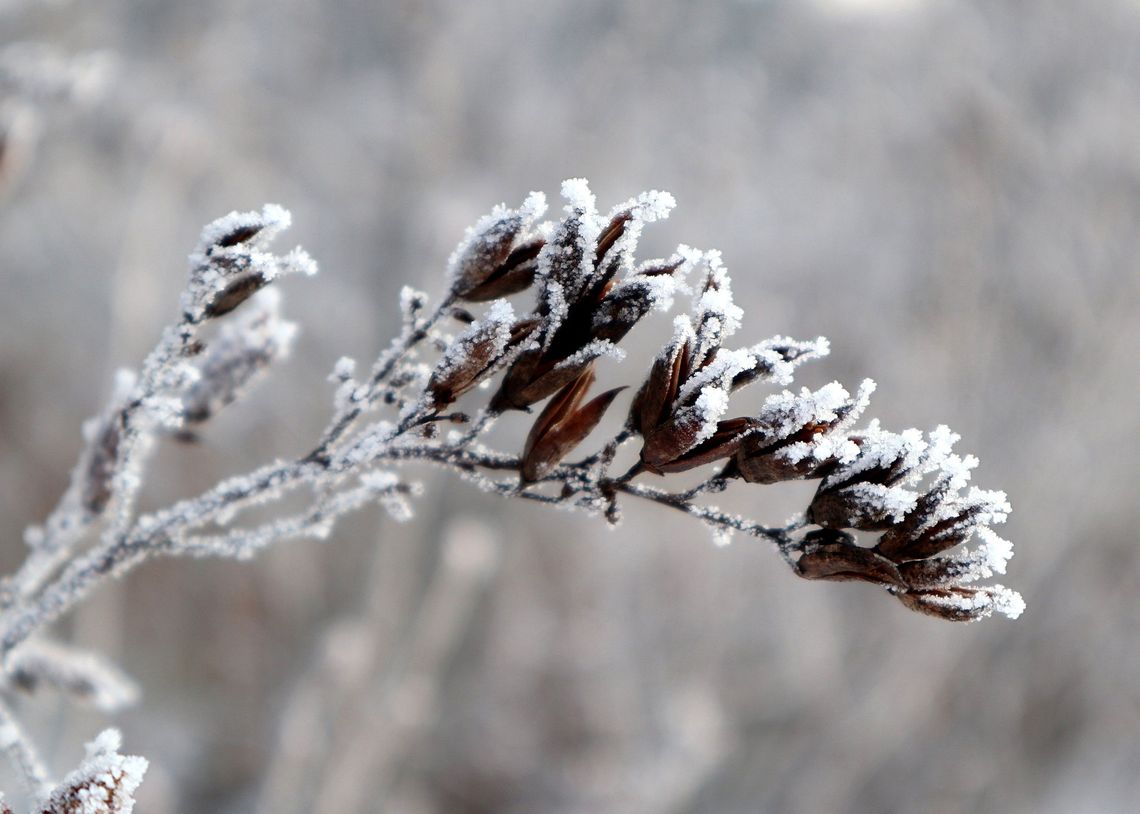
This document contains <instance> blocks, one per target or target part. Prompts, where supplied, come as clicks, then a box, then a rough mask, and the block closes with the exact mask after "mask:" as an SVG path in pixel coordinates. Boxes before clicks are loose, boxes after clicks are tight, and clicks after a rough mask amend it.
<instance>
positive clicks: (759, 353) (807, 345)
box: [749, 336, 831, 386]
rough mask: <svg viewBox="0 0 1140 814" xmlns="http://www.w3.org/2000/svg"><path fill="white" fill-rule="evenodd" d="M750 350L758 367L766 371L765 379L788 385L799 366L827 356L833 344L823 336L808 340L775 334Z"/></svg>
mask: <svg viewBox="0 0 1140 814" xmlns="http://www.w3.org/2000/svg"><path fill="white" fill-rule="evenodd" d="M749 350H750V352H751V353H752V354H753V355H755V356H756V359H757V367H758V368H760V369H761V370H763V371H765V373H764V379H765V380H767V381H770V382H772V383H773V384H777V385H781V386H786V385H789V384H791V383H792V379H793V377H794V375H795V369H796V368H797V367H799V366H800V365H802V364H803V363H805V362H808V361H811V360H812V359H822V358H823V357H824V356H827V355H828V354H829V353H830V352H831V345H830V343H828V341H827V339H826V338H825V337H822V336H820V337H817V338H816V339H814V340H811V341H807V342H803V341H799V340H796V339H792V338H791V337H788V336H774V337H772V338H771V339H765V340H764V341H763V342H759V343H757V344H755V345H753V346H752V347H751V348H750V349H749ZM789 356H791V357H792V358H788V357H789Z"/></svg>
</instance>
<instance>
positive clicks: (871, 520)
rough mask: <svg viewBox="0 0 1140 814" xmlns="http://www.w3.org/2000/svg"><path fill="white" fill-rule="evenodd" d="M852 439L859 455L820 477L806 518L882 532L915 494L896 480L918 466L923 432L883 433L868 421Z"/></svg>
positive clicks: (901, 514)
mask: <svg viewBox="0 0 1140 814" xmlns="http://www.w3.org/2000/svg"><path fill="white" fill-rule="evenodd" d="M851 441H852V442H853V443H855V444H856V445H857V446H858V448H859V452H858V454H857V455H856V456H854V458H852V459H851V460H849V461H846V462H843V463H841V464H839V465H837V466H836V467H834V468H833V469H832V470H831V471H830V472H829V473H828V475H827V476H826V477H825V478H824V479H823V481H822V482H821V483H820V485H819V488H818V489H817V490H816V493H815V497H814V498H813V499H812V502H811V505H810V506H809V507H808V511H807V517H808V519H809V520H810V521H811V522H812V523H817V524H819V525H821V526H829V527H833V528H856V529H863V530H865V531H882V530H885V529H888V528H890V527H891V526H893V525H895V524H896V523H899V522H902V521H903V520H904V518H905V517H906V515H907V513H908V512H910V511H912V510H913V509H914V508H915V506H916V504H917V501H918V497H919V496H918V494H917V493H915V492H913V491H911V490H909V489H905V488H902V487H901V486H897V485H896V484H899V483H900V482H902V481H904V480H905V479H907V478H908V477H909V476H910V475H912V474H913V473H915V472H916V471H917V470H918V468H919V467H920V466H921V465H922V463H923V455H924V453H925V452H926V449H927V444H926V443H925V442H924V441H923V440H922V433H920V432H918V430H907V431H906V432H904V433H901V434H900V433H893V432H885V431H883V430H880V429H879V428H878V425H877V424H874V423H872V425H871V426H870V427H869V428H868V429H867V430H866V431H865V432H863V433H861V434H859V435H858V436H852V437H851Z"/></svg>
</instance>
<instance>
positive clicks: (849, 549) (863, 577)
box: [796, 535, 907, 588]
mask: <svg viewBox="0 0 1140 814" xmlns="http://www.w3.org/2000/svg"><path fill="white" fill-rule="evenodd" d="M843 536H844V537H847V536H848V535H843ZM796 571H797V573H799V575H800V576H801V577H804V578H805V579H826V580H836V581H847V580H857V581H859V582H873V583H876V584H878V585H889V586H894V587H897V588H906V587H907V584H906V581H905V580H904V579H903V578H902V575H901V574H900V573H899V570H898V568H896V567H895V564H894V563H892V562H891V561H890V560H888V559H887V558H886V557H880V556H879V555H878V554H876V553H875V552H874V551H872V550H871V549H869V548H862V547H861V546H858V545H855V544H854V543H853V542H851V543H849V542H831V543H823V544H820V545H818V546H817V547H814V548H813V549H812V550H810V551H809V552H808V553H806V554H804V555H803V556H802V557H800V559H799V561H798V562H797V563H796Z"/></svg>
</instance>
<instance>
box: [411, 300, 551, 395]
mask: <svg viewBox="0 0 1140 814" xmlns="http://www.w3.org/2000/svg"><path fill="white" fill-rule="evenodd" d="M536 324H537V320H535V319H522V320H516V319H515V316H514V310H513V309H512V308H511V305H510V303H508V302H507V301H506V300H498V301H497V302H496V303H495V304H494V305H492V306H491V308H490V309H489V310H488V311H487V313H486V314H485V315H484V317H483V319H481V320H479V321H476V322H473V323H471V325H469V326H468V328H467V330H465V331H464V332H463V333H462V334H460V335H459V336H458V337H456V338H455V340H454V341H452V343H451V344H450V345H449V346H448V349H447V352H446V353H445V354H444V355H443V358H442V359H440V361H439V363H438V364H437V365H436V367H435V370H433V371H432V374H431V379H430V380H429V381H428V385H427V392H428V394H429V395H430V396H431V399H432V403H433V404H434V406H435V408H436V409H440V408H442V407H446V406H447V405H448V404H451V403H452V402H453V401H455V400H456V399H458V398H459V397H460V396H462V395H463V394H464V393H467V392H468V391H470V390H471V389H473V388H474V387H476V386H477V385H478V384H479V383H480V382H482V381H483V380H485V379H486V378H487V377H488V376H490V375H491V374H492V373H494V371H495V370H496V368H497V367H498V365H499V363H500V362H501V361H502V360H503V358H504V357H505V356H506V355H507V354H509V353H510V351H511V350H512V349H514V348H517V347H518V346H519V344H520V343H522V342H524V341H525V340H526V338H527V337H528V336H529V335H530V333H531V331H533V330H534V328H535V326H536Z"/></svg>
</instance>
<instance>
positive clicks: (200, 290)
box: [181, 204, 317, 320]
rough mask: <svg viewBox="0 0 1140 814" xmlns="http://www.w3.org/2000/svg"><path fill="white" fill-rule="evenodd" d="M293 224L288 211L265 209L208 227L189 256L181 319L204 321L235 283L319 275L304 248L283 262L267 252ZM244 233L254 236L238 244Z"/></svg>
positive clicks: (228, 217)
mask: <svg viewBox="0 0 1140 814" xmlns="http://www.w3.org/2000/svg"><path fill="white" fill-rule="evenodd" d="M290 223H292V216H291V215H290V214H289V212H288V211H287V210H285V209H283V208H282V207H280V206H277V205H276V204H266V205H265V207H263V208H262V210H261V212H231V213H230V214H228V215H226V216H225V217H222V218H218V219H217V220H216V221H214V222H213V223H211V224H209V225H207V226H206V227H205V228H204V229H203V230H202V234H201V237H200V238H199V241H198V246H197V247H196V248H195V250H194V251H193V252H191V253H190V258H189V260H190V283H189V285H188V286H187V288H186V290H185V291H184V292H183V293H182V297H181V306H182V311H183V313H185V314H186V315H187V316H188V317H190V319H192V320H200V319H202V317H203V316H204V315H205V314H206V313H207V308H208V307H209V306H210V304H211V303H212V302H213V300H214V298H215V297H216V296H217V295H218V294H220V293H221V292H223V291H225V290H226V288H227V286H229V285H230V284H231V283H232V282H236V281H239V280H245V279H247V278H260V279H261V280H262V281H263V282H268V281H271V280H273V279H275V278H277V277H279V276H281V275H283V274H293V273H299V274H304V275H307V276H311V275H313V274H316V273H317V264H316V262H315V261H314V260H313V258H311V257H310V256H309V255H308V253H307V252H305V251H304V250H303V249H301V248H300V247H298V248H295V249H293V250H292V251H290V252H289V253H288V254H285V255H283V256H279V255H275V254H273V253H271V252H268V251H265V247H266V246H267V245H268V244H269V242H270V241H271V240H272V239H273V238H274V237H275V236H276V235H277V234H278V233H280V232H281V231H282V230H283V229H286V228H288V227H289V225H290ZM246 232H252V234H250V235H249V236H248V237H245V238H243V239H237V237H240V235H241V234H243V233H246ZM235 235H236V236H237V237H235ZM220 241H233V245H229V246H221V245H218V244H219V242H220Z"/></svg>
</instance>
